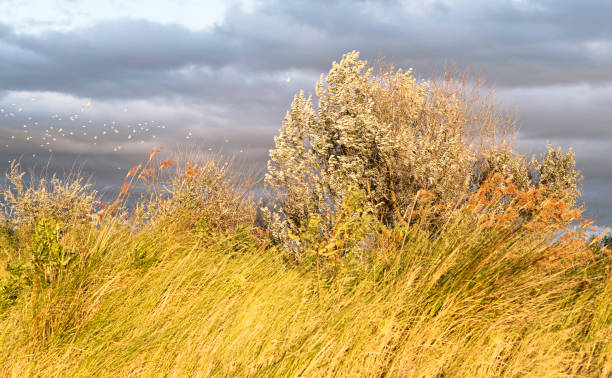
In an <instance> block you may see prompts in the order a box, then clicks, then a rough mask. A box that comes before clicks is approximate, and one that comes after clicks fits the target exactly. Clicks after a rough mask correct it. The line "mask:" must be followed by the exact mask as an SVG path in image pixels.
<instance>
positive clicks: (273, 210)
mask: <svg viewBox="0 0 612 378" xmlns="http://www.w3.org/2000/svg"><path fill="white" fill-rule="evenodd" d="M316 97H317V109H316V110H315V108H314V105H313V99H312V96H308V97H307V96H305V95H304V93H303V92H300V93H299V95H296V96H295V98H294V100H293V102H292V104H291V109H290V110H289V111H288V112H287V114H286V116H285V120H284V122H283V125H282V127H281V129H280V133H279V135H278V136H277V137H275V148H273V149H272V150H271V151H270V161H269V162H268V172H267V174H266V177H265V184H266V187H267V189H268V190H269V192H271V196H272V197H273V198H274V199H273V200H272V201H271V202H272V203H274V204H275V205H274V206H272V207H265V208H263V209H262V210H263V213H264V215H265V217H267V219H268V222H269V225H270V229H271V231H272V233H273V235H274V236H275V237H276V238H277V239H279V240H283V241H285V242H287V241H289V240H290V237H289V236H290V234H296V233H297V232H299V230H300V228H301V226H302V224H303V222H304V221H305V220H307V219H308V218H309V217H311V216H319V217H321V218H322V223H323V225H324V228H326V229H330V228H332V227H333V222H334V214H335V213H336V211H337V210H338V209H339V208H340V206H341V203H342V200H343V198H344V197H345V196H346V195H347V193H348V192H347V191H348V190H349V188H353V187H357V188H358V189H359V190H362V191H363V192H365V193H367V196H368V200H369V201H370V202H372V204H373V207H374V209H375V211H376V213H377V215H378V218H380V219H381V220H383V221H384V222H385V223H386V224H388V225H393V224H395V223H396V222H397V221H398V220H399V218H401V217H402V214H405V213H406V211H408V209H410V208H411V207H412V206H413V202H414V198H415V196H416V194H417V193H418V192H419V191H421V190H426V191H428V192H430V193H432V194H433V195H434V196H435V198H436V202H437V204H441V205H446V204H454V203H456V202H458V201H460V200H461V199H462V198H464V197H465V196H466V195H468V194H469V193H471V192H472V191H474V190H475V189H477V188H478V187H479V186H480V185H482V183H483V182H484V181H485V180H486V179H487V178H488V177H490V176H491V175H493V174H500V175H501V176H502V177H503V178H504V182H505V181H506V180H509V181H510V182H512V183H513V184H514V185H516V186H517V187H520V188H522V189H527V188H535V187H539V186H540V185H546V186H547V187H548V188H549V190H548V191H547V192H546V193H547V195H550V196H557V197H563V198H564V199H566V200H568V201H570V202H571V203H572V204H573V202H574V201H575V200H576V198H577V197H578V196H579V193H580V192H579V188H578V184H579V181H580V176H579V174H578V173H577V172H576V170H575V164H574V160H573V154H572V152H571V151H569V152H568V153H567V154H563V153H562V152H561V151H560V150H554V149H551V148H549V151H548V153H547V154H546V155H545V156H544V157H543V158H542V162H541V163H540V162H537V160H533V161H532V163H531V164H528V163H527V160H526V158H525V157H524V156H522V155H521V154H519V153H517V152H516V151H515V150H514V149H513V147H512V142H513V138H514V134H515V119H514V117H513V116H512V115H511V114H508V113H505V112H502V111H500V110H498V107H497V106H496V104H495V102H494V101H493V96H492V92H489V93H488V94H485V95H483V94H482V91H481V88H480V83H478V82H476V83H474V82H472V81H470V80H469V77H467V76H465V75H464V76H457V75H453V74H451V73H445V74H444V75H442V76H440V77H437V78H433V79H431V80H429V81H419V80H417V78H415V77H414V75H413V74H412V72H411V71H410V70H408V71H403V70H401V69H400V70H395V68H394V67H393V66H383V65H381V64H379V66H378V70H377V71H376V72H375V70H374V68H368V67H367V62H366V61H363V60H359V53H358V52H356V51H353V52H351V53H348V54H345V55H344V56H343V58H342V60H341V61H340V62H339V63H337V62H333V64H332V68H331V70H330V71H329V73H328V75H327V77H324V76H323V75H321V79H320V80H319V82H318V83H317V86H316Z"/></svg>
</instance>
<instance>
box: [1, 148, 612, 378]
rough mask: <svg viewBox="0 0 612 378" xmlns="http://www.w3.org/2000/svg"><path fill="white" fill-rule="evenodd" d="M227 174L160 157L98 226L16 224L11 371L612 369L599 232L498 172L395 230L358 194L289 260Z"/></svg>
mask: <svg viewBox="0 0 612 378" xmlns="http://www.w3.org/2000/svg"><path fill="white" fill-rule="evenodd" d="M170 166H172V167H173V168H174V170H173V171H172V172H170V168H171V167H170ZM142 172H146V174H144V175H142ZM230 172H231V167H228V166H225V165H224V164H223V163H220V162H219V161H216V162H214V161H208V162H204V163H200V164H199V165H195V164H187V163H186V164H183V165H181V163H180V162H179V163H176V164H175V162H171V161H165V162H162V163H160V162H158V161H156V160H155V159H154V158H153V156H151V158H150V159H149V161H148V162H147V164H145V165H144V166H142V167H140V168H139V169H137V170H135V171H134V172H132V175H129V177H127V178H126V186H125V188H128V189H126V190H125V191H124V192H123V193H122V194H121V195H120V197H119V198H118V201H116V202H115V203H112V204H108V205H106V207H104V208H102V209H99V208H95V209H92V211H93V212H94V213H95V214H96V216H95V217H93V219H95V221H92V222H90V223H86V222H82V221H79V222H76V221H75V222H74V223H67V222H69V221H65V222H59V223H49V222H51V221H48V219H59V217H58V216H55V215H54V214H53V211H47V212H45V213H44V214H40V215H36V214H35V213H32V212H29V213H28V217H27V222H26V221H24V222H23V223H20V219H19V217H16V216H15V215H13V216H12V217H10V216H6V222H7V223H6V224H7V226H5V228H4V229H3V230H4V231H2V232H4V233H3V234H2V238H3V239H2V243H0V248H1V250H2V252H3V253H2V259H3V260H4V261H3V266H5V265H6V263H7V262H8V263H9V265H8V266H9V267H11V266H12V267H16V266H19V267H21V268H22V273H21V274H20V275H19V274H16V273H11V272H9V271H3V272H2V274H0V279H1V280H2V285H4V286H3V287H4V289H3V290H4V292H3V293H5V294H4V297H2V298H4V299H3V301H4V302H3V307H2V309H1V310H0V366H1V368H0V375H2V376H55V375H61V376H186V375H194V376H355V375H358V376H470V377H471V376H567V375H569V376H609V375H611V374H612V359H611V358H610V357H611V356H612V276H611V274H610V266H612V264H611V263H612V261H611V259H610V256H609V254H607V252H608V251H607V250H605V249H601V248H596V246H595V242H594V241H593V240H590V239H589V238H587V237H586V236H585V234H584V230H585V228H584V227H585V226H581V227H578V228H577V230H576V231H571V230H566V231H565V233H564V236H562V237H560V234H559V230H560V229H562V228H564V227H565V226H566V225H567V224H568V221H571V220H572V219H576V218H578V215H577V214H576V212H575V211H574V210H573V209H568V208H566V207H564V205H563V203H561V202H555V201H553V200H547V201H545V202H543V203H541V202H540V203H538V202H537V200H538V198H539V197H538V193H537V190H531V191H527V192H521V191H519V190H517V189H513V188H512V187H504V186H503V185H501V183H500V182H496V181H494V180H493V181H491V182H490V183H488V184H487V185H483V187H482V188H481V189H480V190H479V191H478V192H477V193H475V194H474V195H473V196H472V197H471V198H470V199H468V200H467V201H466V202H465V205H464V206H463V207H461V208H460V209H457V208H456V207H453V206H449V209H443V210H440V209H439V208H433V207H431V206H428V204H427V203H426V202H423V203H417V204H415V206H414V211H413V212H412V213H411V214H410V215H409V218H408V219H407V220H406V222H404V223H403V224H400V225H398V226H396V227H394V228H388V227H385V226H383V225H381V224H378V223H377V222H376V220H375V219H373V218H372V217H365V216H364V215H363V214H364V213H365V212H364V208H359V206H362V205H360V204H359V201H352V202H351V201H347V203H346V206H345V208H344V209H343V211H342V212H341V213H340V214H339V216H338V219H340V220H341V222H339V225H338V226H337V230H336V232H332V233H331V235H332V236H331V237H330V238H328V239H325V240H322V239H321V238H317V237H316V236H317V235H314V234H313V231H312V230H308V229H305V230H304V231H303V233H302V234H300V235H298V236H297V237H298V240H301V241H302V242H303V244H302V246H303V251H302V254H301V255H300V256H299V258H288V257H291V256H293V257H295V256H294V255H291V254H290V253H289V252H286V251H283V249H282V248H281V247H279V246H276V245H274V244H273V243H271V240H270V238H269V236H268V234H267V233H266V232H265V231H263V230H261V229H259V228H257V227H256V226H255V224H256V222H255V204H254V203H253V201H252V200H251V199H250V198H249V197H248V185H246V184H245V183H240V182H238V181H236V180H235V179H234V178H233V176H232V175H231V173H230ZM139 183H140V184H145V185H146V188H145V190H144V191H143V193H145V194H144V195H143V197H142V198H141V200H140V201H138V206H136V207H135V208H134V209H132V210H128V209H125V208H123V207H122V204H123V203H124V202H125V196H127V195H129V187H130V186H134V185H137V184H139ZM203 183H206V185H204V184H203ZM58 185H59V184H58ZM59 186H60V187H61V185H59ZM211 188H214V189H211ZM501 188H503V189H501ZM53 193H54V192H53V191H47V194H48V195H50V196H51V195H53ZM508 196H511V198H512V199H511V200H508V198H509V197H508ZM424 197H426V196H423V198H424ZM88 198H89V197H88ZM94 202H95V201H94V200H92V203H94ZM15 203H18V201H16V202H15ZM42 203H44V201H42ZM14 205H15V204H14ZM15 206H18V205H15ZM363 206H365V205H363ZM79 209H80V211H81V210H82V207H79ZM58 211H60V210H58ZM61 211H70V210H69V209H63V210H61ZM526 211H529V214H530V215H529V216H525V215H524V214H525V212H526ZM18 213H19V212H17V213H15V212H13V214H18ZM433 213H435V216H436V217H437V218H436V219H440V218H442V219H443V220H444V222H442V223H443V224H444V226H443V227H441V228H432V227H431V223H429V220H431V218H432V217H433V215H432V214H433ZM359 214H361V215H359ZM521 214H523V215H521ZM32 219H38V222H39V223H38V224H40V222H43V223H44V222H47V223H45V224H51V225H55V228H52V227H51V228H52V229H53V230H57V232H56V234H54V233H53V232H47V231H45V232H43V231H41V228H40V227H39V228H38V230H37V229H35V228H33V226H32V225H31V223H32V222H31V220H32ZM41 219H47V221H42V220H41ZM62 219H70V217H64V218H62ZM587 225H588V223H587ZM346 230H349V231H350V232H349V233H347V232H345V231H346ZM364 230H365V231H364ZM54 235H55V236H54ZM9 236H10V237H9ZM41 238H42V239H41ZM351 238H353V239H359V240H350V239H351ZM41 240H42V241H41ZM349 241H350V242H349ZM43 242H44V243H43ZM37 243H38V244H37ZM41 243H42V244H41ZM45 243H46V244H45ZM53 243H56V244H57V247H53V246H54V245H55V244H53ZM41 245H44V246H49V247H41ZM35 247H36V248H38V249H36V251H38V252H36V253H38V255H40V256H48V257H47V258H46V259H42V258H41V259H40V261H44V263H40V264H39V265H36V264H34V263H33V262H32V261H34V260H33V257H32V256H33V254H34V251H35ZM45 248H47V249H45ZM54 248H55V249H54ZM58 248H59V250H61V251H62V256H68V255H69V256H71V257H70V261H69V262H68V263H66V264H64V265H61V266H59V265H52V264H51V263H52V262H53V261H56V260H54V257H53V256H55V255H54V254H53V253H54V252H52V251H55V250H58ZM45 253H46V254H45ZM37 261H38V260H37ZM41 264H42V265H41ZM37 266H41V267H42V268H40V269H42V271H44V272H48V271H49V269H51V268H50V267H51V266H53V267H55V268H54V269H56V270H54V272H55V274H53V275H49V274H47V275H44V276H40V275H37V272H38V273H40V272H39V270H37V269H38V268H37ZM45 269H46V270H45ZM41 277H42V278H41ZM9 289H11V290H12V289H14V290H16V293H17V294H15V295H12V296H11V295H8V294H6V293H8V291H7V290H9Z"/></svg>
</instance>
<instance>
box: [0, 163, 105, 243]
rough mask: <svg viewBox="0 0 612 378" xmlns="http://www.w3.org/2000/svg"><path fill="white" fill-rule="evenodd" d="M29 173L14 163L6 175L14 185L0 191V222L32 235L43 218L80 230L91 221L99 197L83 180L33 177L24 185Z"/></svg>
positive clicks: (97, 205)
mask: <svg viewBox="0 0 612 378" xmlns="http://www.w3.org/2000/svg"><path fill="white" fill-rule="evenodd" d="M24 176H25V172H22V171H21V169H20V166H19V163H17V162H15V161H13V162H12V163H11V166H10V169H9V171H8V173H7V174H6V177H7V179H8V182H9V183H10V184H11V185H9V186H7V187H5V188H0V189H2V190H1V191H0V198H1V201H0V221H2V220H4V222H5V223H6V224H7V225H8V226H9V227H11V228H12V229H15V230H18V231H23V232H24V233H26V234H27V233H29V232H31V231H32V230H33V229H34V227H35V226H36V225H37V224H38V223H39V221H40V220H41V219H43V218H52V219H56V220H57V221H59V222H61V223H62V224H64V225H70V226H71V227H77V226H78V225H81V224H87V223H89V222H91V220H92V218H93V217H94V215H95V213H96V211H97V209H98V207H99V205H100V200H99V195H98V193H97V191H95V190H93V188H92V186H91V184H90V183H89V182H86V181H85V180H83V178H81V177H78V176H75V177H71V176H68V177H66V178H65V179H64V180H61V179H60V178H58V177H56V176H55V175H54V176H52V177H51V178H46V177H44V176H43V177H40V178H39V179H35V178H34V176H33V175H32V178H31V180H30V182H29V183H26V182H24V181H25V180H24Z"/></svg>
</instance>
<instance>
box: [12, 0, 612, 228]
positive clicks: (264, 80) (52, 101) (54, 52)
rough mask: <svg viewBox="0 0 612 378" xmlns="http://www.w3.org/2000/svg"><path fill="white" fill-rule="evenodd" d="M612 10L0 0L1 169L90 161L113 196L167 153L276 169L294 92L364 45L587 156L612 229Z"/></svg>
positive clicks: (527, 143) (526, 140)
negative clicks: (137, 170) (455, 81)
mask: <svg viewBox="0 0 612 378" xmlns="http://www.w3.org/2000/svg"><path fill="white" fill-rule="evenodd" d="M611 16H612V2H610V1H608V0H599V1H595V0H581V1H577V0H403V1H402V0H383V1H365V0H353V1H333V0H326V1H323V0H305V1H299V0H298V1H288V0H269V1H267V0H266V1H259V0H250V1H241V0H230V1H196V0H174V1H155V0H147V1H140V0H134V1H130V2H126V1H123V0H122V1H119V0H87V1H78V0H27V1H25V0H0V172H5V171H6V169H7V168H8V164H9V161H10V160H12V159H21V164H22V166H24V167H25V168H29V167H32V166H38V167H41V166H46V165H48V166H50V167H51V169H53V170H57V171H62V170H69V169H70V167H72V166H73V163H74V162H75V161H77V162H78V163H79V164H81V165H82V166H83V170H84V172H86V173H88V174H92V175H93V178H94V180H95V182H96V183H97V185H98V186H101V187H104V186H109V185H113V184H117V183H119V182H120V181H121V177H123V175H124V174H125V172H126V171H127V170H128V169H129V168H130V167H131V166H133V165H135V164H137V163H138V162H139V161H142V160H143V159H145V158H146V156H147V153H148V151H150V150H151V149H152V148H155V147H159V146H163V147H165V148H166V151H165V153H166V154H167V155H168V156H170V155H172V153H173V152H174V151H184V150H186V149H193V148H197V149H200V150H203V151H208V150H211V151H219V150H221V151H222V152H223V153H224V154H227V155H238V156H239V157H241V158H243V159H244V160H245V161H248V162H250V163H252V164H253V166H254V167H256V169H259V170H260V171H263V170H264V169H265V162H266V160H267V154H268V150H269V149H270V148H271V147H272V145H273V136H274V135H275V134H276V133H277V132H278V129H279V127H280V126H281V124H282V119H283V117H284V114H285V112H286V110H287V109H288V107H289V105H290V103H291V100H292V98H293V95H294V94H295V93H296V92H298V91H299V90H300V89H303V90H305V91H306V92H307V93H308V92H314V85H315V83H316V81H317V80H318V78H319V75H320V74H321V73H324V72H327V71H328V70H329V68H330V66H331V62H332V61H334V60H339V59H340V58H341V56H342V54H343V53H345V52H349V51H352V50H358V51H360V52H361V57H362V58H364V59H366V60H368V61H371V62H374V61H375V60H376V59H377V58H378V57H381V56H382V57H385V60H386V61H387V62H392V63H394V64H395V65H396V66H398V67H404V68H409V67H412V68H413V69H414V72H415V74H416V75H418V76H422V77H428V76H430V75H432V74H435V73H436V72H440V71H441V70H443V69H444V68H445V67H448V66H455V67H457V68H459V69H461V70H469V71H470V72H474V73H477V74H478V75H482V76H484V77H485V78H486V84H487V85H490V86H494V87H495V89H496V93H497V95H496V98H497V100H498V102H499V103H500V104H501V105H502V106H503V107H505V108H507V109H512V110H515V111H516V113H517V114H518V116H519V119H520V122H519V130H520V131H519V134H518V139H517V146H518V148H519V149H520V150H521V151H522V152H525V153H535V154H538V153H541V152H542V151H543V149H544V147H545V145H546V141H547V140H549V141H550V142H552V143H553V144H554V145H560V146H562V147H564V148H567V147H570V146H571V147H573V149H574V151H575V152H576V160H577V165H578V168H579V169H580V170H581V171H582V173H583V175H584V181H583V192H584V196H583V200H584V202H585V204H586V206H587V207H588V209H589V210H588V214H589V215H590V216H593V217H598V220H599V223H600V224H606V225H607V224H611V223H612V24H610V22H609V18H610V17H611ZM50 157H51V160H49V158H50Z"/></svg>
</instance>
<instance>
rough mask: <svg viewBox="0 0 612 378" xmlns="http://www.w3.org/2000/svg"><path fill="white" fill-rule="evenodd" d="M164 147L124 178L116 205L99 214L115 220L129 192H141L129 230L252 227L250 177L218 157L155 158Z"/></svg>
mask: <svg viewBox="0 0 612 378" xmlns="http://www.w3.org/2000/svg"><path fill="white" fill-rule="evenodd" d="M162 150H163V148H160V149H154V150H152V151H151V154H150V156H149V159H148V161H147V162H146V163H145V164H139V165H138V166H136V167H133V168H132V169H131V170H130V171H129V172H128V173H127V175H126V177H125V179H124V183H123V186H122V189H121V191H120V193H119V195H118V197H117V199H116V200H115V202H114V203H112V204H111V205H109V206H107V207H106V208H105V209H104V210H103V212H102V213H101V214H100V218H101V219H103V218H104V217H105V216H106V215H107V214H111V215H114V214H115V213H116V211H117V209H120V208H121V207H122V206H123V204H124V203H126V202H127V199H128V197H129V196H130V195H131V192H132V189H133V188H139V189H141V191H140V195H139V197H138V199H137V201H136V207H135V214H134V215H133V217H128V219H129V222H130V224H131V225H132V226H136V227H140V226H142V225H152V226H155V225H158V224H160V223H167V222H169V221H170V222H174V224H175V226H177V227H186V228H189V227H192V226H194V225H196V223H197V222H200V223H202V222H204V223H206V224H207V226H210V227H211V228H212V229H215V230H228V229H233V228H235V227H237V226H239V225H245V224H253V220H254V218H255V207H254V205H253V201H252V198H251V191H250V190H251V188H252V185H253V183H252V181H251V180H250V179H249V175H248V174H245V175H239V172H240V169H239V168H240V167H236V162H235V161H234V160H231V159H230V160H227V159H223V158H222V157H221V156H198V155H196V154H194V153H185V154H183V155H182V156H180V157H177V158H169V159H166V160H161V159H157V158H154V157H155V155H157V154H158V153H159V152H161V151H162Z"/></svg>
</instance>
